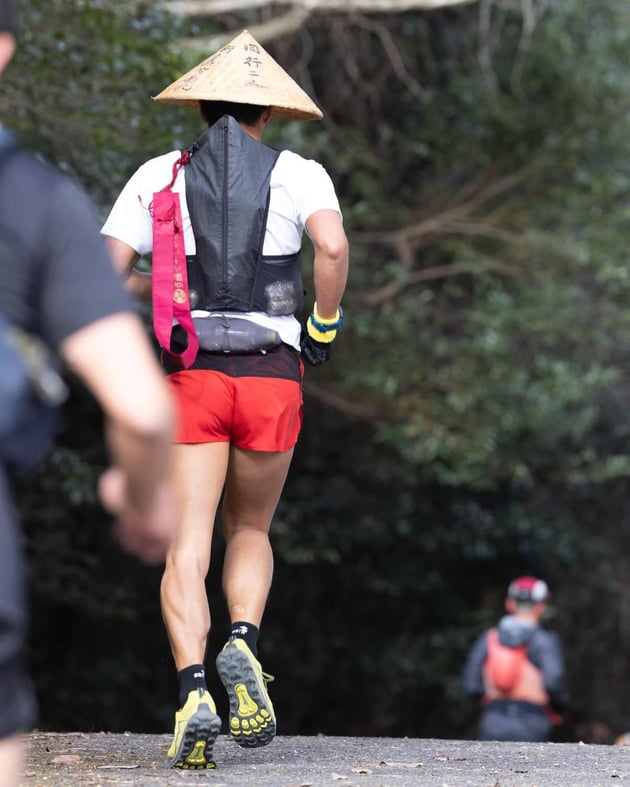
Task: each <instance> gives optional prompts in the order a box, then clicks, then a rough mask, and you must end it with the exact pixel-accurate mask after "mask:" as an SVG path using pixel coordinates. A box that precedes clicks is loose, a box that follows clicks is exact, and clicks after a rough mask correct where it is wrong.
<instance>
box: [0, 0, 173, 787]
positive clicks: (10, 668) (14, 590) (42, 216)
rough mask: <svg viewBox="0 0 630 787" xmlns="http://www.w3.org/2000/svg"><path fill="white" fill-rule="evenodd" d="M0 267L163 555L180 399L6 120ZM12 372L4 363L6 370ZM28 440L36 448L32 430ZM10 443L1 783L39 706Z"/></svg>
mask: <svg viewBox="0 0 630 787" xmlns="http://www.w3.org/2000/svg"><path fill="white" fill-rule="evenodd" d="M17 28H18V19H17V9H16V5H15V3H14V2H13V0H0V72H1V71H3V70H4V68H5V67H6V65H7V64H8V63H9V61H10V60H11V57H12V55H13V52H14V48H15V35H16V32H17ZM0 266H2V272H3V277H2V280H3V285H2V288H1V290H0V313H1V314H2V315H3V316H4V317H6V318H7V320H8V321H9V322H10V323H11V324H12V325H13V326H17V327H18V329H20V330H21V331H24V332H28V334H30V335H34V336H35V337H36V340H37V341H38V342H40V343H41V345H40V346H42V347H43V346H45V347H46V348H47V349H49V350H50V353H51V356H52V357H53V358H55V357H60V359H61V360H62V361H63V362H65V363H66V364H67V365H68V367H69V368H70V369H71V370H72V371H73V372H74V373H76V374H77V375H78V376H79V378H80V379H81V380H82V381H83V383H84V384H85V385H86V386H87V388H88V389H89V390H90V391H91V392H92V393H93V394H94V396H95V397H96V400H97V401H98V402H99V404H100V405H101V407H102V408H103V411H104V415H105V419H106V430H107V442H108V446H109V451H110V455H111V462H112V466H111V467H110V468H109V469H108V470H106V471H105V472H104V474H103V475H102V477H101V479H100V482H99V495H100V499H101V502H102V503H103V505H104V507H105V508H106V509H107V510H108V512H110V513H111V514H112V515H113V517H114V518H115V520H116V521H115V524H114V530H113V532H114V535H115V537H116V538H117V540H118V541H119V543H120V545H121V546H122V548H123V549H124V550H125V551H127V552H129V553H131V554H133V555H136V556H137V557H139V558H140V559H141V560H142V561H145V562H147V563H150V564H158V563H161V562H162V561H163V560H164V558H165V555H166V550H167V548H168V546H169V544H170V543H171V541H172V538H173V535H174V528H175V514H176V505H175V498H174V494H173V491H172V482H171V481H170V480H169V474H170V470H171V452H172V447H171V438H172V430H173V428H174V407H173V404H172V400H171V395H170V392H169V390H168V388H167V386H166V384H165V382H164V379H163V374H162V370H161V368H160V365H159V363H158V362H157V359H156V358H155V356H154V353H153V349H152V347H151V344H150V342H149V340H148V337H147V336H146V332H145V330H144V327H143V325H142V322H141V320H140V318H139V317H138V316H137V315H136V314H135V313H134V306H133V303H132V301H131V300H130V299H129V296H128V295H127V293H125V291H124V287H123V284H122V282H121V280H120V276H119V275H118V274H117V273H116V271H115V270H114V267H113V265H112V261H111V258H110V256H109V254H108V251H107V247H106V244H105V242H104V240H103V238H102V237H101V235H100V233H99V222H98V220H97V216H96V212H95V211H94V210H93V207H92V205H91V203H90V202H89V200H88V198H87V197H86V196H85V194H84V193H83V192H82V191H80V190H79V189H78V188H77V187H76V186H75V185H73V183H71V182H70V180H68V179H67V178H65V177H64V176H62V175H60V174H59V173H58V172H56V171H55V170H54V169H53V168H52V167H49V166H48V165H46V164H44V163H42V162H40V161H39V160H37V159H36V158H35V157H34V156H32V155H31V154H29V153H28V152H26V151H25V150H23V149H21V148H20V147H19V146H18V145H17V143H16V141H15V140H14V139H13V137H12V136H11V135H10V134H9V133H8V132H7V131H6V130H5V129H3V128H2V126H0ZM5 372H6V369H5V368H4V367H3V370H0V373H2V374H3V375H4V373H5ZM59 379H61V378H59ZM31 427H33V429H36V428H37V424H31ZM22 442H24V443H26V445H22V446H21V450H22V452H23V453H26V454H28V439H27V438H26V436H24V439H23V441H22ZM5 443H6V439H5V440H3V443H2V444H0V449H2V454H3V459H2V461H1V462H0V787H13V786H14V785H17V784H18V783H19V781H20V774H21V771H22V768H23V748H24V740H23V737H22V733H23V732H26V731H29V730H31V729H32V728H33V727H34V725H35V723H36V721H37V713H38V709H37V702H36V698H35V693H34V689H33V686H32V683H31V681H30V678H29V675H28V672H27V668H26V665H25V658H24V652H25V646H26V639H27V628H28V610H27V590H26V582H25V566H24V555H23V549H22V545H21V535H20V530H19V522H18V517H17V516H16V512H15V511H14V508H13V504H12V501H11V495H10V489H9V480H8V467H7V463H6V459H5V458H4V453H5V451H4V449H5V448H6V445H5ZM23 458H25V459H29V458H30V459H34V457H28V456H25V457H23ZM60 527H63V523H60Z"/></svg>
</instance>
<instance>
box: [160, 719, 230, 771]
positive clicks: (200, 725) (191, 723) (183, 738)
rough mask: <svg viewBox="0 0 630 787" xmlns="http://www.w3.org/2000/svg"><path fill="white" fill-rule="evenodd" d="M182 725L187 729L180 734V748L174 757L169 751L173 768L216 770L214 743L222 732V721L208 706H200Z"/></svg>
mask: <svg viewBox="0 0 630 787" xmlns="http://www.w3.org/2000/svg"><path fill="white" fill-rule="evenodd" d="M181 723H182V724H185V727H184V730H183V732H181V733H179V735H180V741H179V746H178V747H177V749H176V751H175V752H174V753H173V754H172V755H171V754H170V750H169V764H170V766H171V768H181V769H182V770H186V771H201V770H207V769H210V768H216V763H215V762H214V759H213V756H214V742H215V741H216V739H217V737H218V735H219V733H220V732H221V719H220V718H219V717H218V716H217V715H216V713H213V712H212V711H211V710H210V708H209V707H208V706H207V705H200V706H199V709H198V710H197V711H196V712H195V713H193V714H192V716H191V717H190V718H189V719H187V720H186V722H181Z"/></svg>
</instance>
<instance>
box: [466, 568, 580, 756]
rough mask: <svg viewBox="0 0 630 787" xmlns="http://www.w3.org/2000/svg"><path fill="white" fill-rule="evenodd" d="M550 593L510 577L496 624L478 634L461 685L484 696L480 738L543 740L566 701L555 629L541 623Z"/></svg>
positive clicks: (534, 581) (535, 582) (529, 580)
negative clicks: (502, 612) (503, 604)
mask: <svg viewBox="0 0 630 787" xmlns="http://www.w3.org/2000/svg"><path fill="white" fill-rule="evenodd" d="M549 598H550V593H549V588H548V587H547V583H546V582H544V581H543V580H542V579H538V578H536V577H530V576H524V577H518V578H517V579H515V580H513V581H512V582H511V583H510V585H509V587H508V591H507V597H506V599H505V609H506V612H507V613H508V614H507V615H505V616H504V617H502V618H501V620H500V621H499V624H498V626H497V627H496V628H492V629H489V630H488V631H485V632H484V633H483V634H481V636H480V637H479V638H478V639H477V641H476V642H475V644H474V645H473V647H472V649H471V651H470V652H469V654H468V658H467V660H466V663H465V665H464V669H463V672H462V689H463V691H464V693H465V694H468V695H470V696H473V697H478V698H480V699H481V700H482V702H483V710H482V714H481V722H480V730H479V740H486V741H488V740H493V741H547V740H549V738H550V736H551V731H552V728H553V725H554V724H559V723H560V722H561V721H562V719H561V716H560V713H562V711H564V709H565V708H566V706H567V704H568V693H567V689H566V686H565V667H564V657H563V653H562V647H561V644H560V639H559V637H558V635H557V634H556V633H554V632H552V631H548V630H546V629H545V628H543V627H542V626H541V624H540V620H541V618H542V616H543V615H544V613H545V611H546V609H547V602H548V600H549Z"/></svg>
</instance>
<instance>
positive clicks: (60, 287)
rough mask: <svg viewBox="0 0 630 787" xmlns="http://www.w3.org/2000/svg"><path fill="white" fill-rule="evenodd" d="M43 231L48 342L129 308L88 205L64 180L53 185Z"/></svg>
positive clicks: (43, 320) (43, 310)
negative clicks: (52, 197) (53, 189)
mask: <svg viewBox="0 0 630 787" xmlns="http://www.w3.org/2000/svg"><path fill="white" fill-rule="evenodd" d="M43 229H44V233H45V235H44V237H43V238H42V239H41V245H42V247H44V248H45V254H44V257H43V263H44V264H43V265H42V269H41V270H42V285H43V286H42V287H41V289H40V293H41V297H40V319H41V327H42V331H43V333H44V334H45V335H46V336H47V337H48V339H49V341H50V342H51V343H52V344H54V345H58V344H59V342H60V341H62V340H63V339H65V338H66V337H67V336H69V335H70V334H72V333H74V332H75V331H78V330H80V329H81V328H84V327H85V326H86V325H88V324H90V323H92V322H96V321H97V320H99V319H101V318H102V317H106V316H108V315H110V314H113V313H116V312H121V311H130V310H132V308H133V307H132V305H131V301H130V299H129V297H128V296H127V295H126V293H125V292H124V290H123V287H122V280H121V278H120V276H119V275H118V274H117V273H116V271H115V270H114V267H113V265H112V262H111V258H110V256H109V253H108V251H107V248H106V246H105V239H104V238H103V236H102V235H101V234H100V231H99V222H98V221H97V217H96V212H95V211H94V209H93V207H92V204H91V203H90V202H89V201H88V199H87V197H86V196H85V195H84V194H83V193H82V192H81V191H80V190H79V189H78V188H77V187H76V186H75V185H74V184H73V183H71V182H70V181H69V180H66V179H65V178H64V179H59V180H58V181H57V183H56V187H55V192H54V201H53V202H51V205H50V215H49V218H48V221H47V222H46V224H45V225H44V227H43Z"/></svg>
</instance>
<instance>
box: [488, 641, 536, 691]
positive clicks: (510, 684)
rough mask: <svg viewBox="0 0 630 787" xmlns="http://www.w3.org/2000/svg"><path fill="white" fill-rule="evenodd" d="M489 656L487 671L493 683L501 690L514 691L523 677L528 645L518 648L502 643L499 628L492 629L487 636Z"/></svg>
mask: <svg viewBox="0 0 630 787" xmlns="http://www.w3.org/2000/svg"><path fill="white" fill-rule="evenodd" d="M486 642H487V646H488V656H487V658H486V662H485V665H484V667H485V672H486V675H487V677H488V679H489V680H490V682H491V683H492V685H493V686H494V687H495V688H497V689H498V690H499V691H501V692H505V693H509V692H510V691H512V690H513V689H514V688H515V686H516V684H517V683H518V681H519V678H520V677H521V673H522V671H523V667H524V665H525V662H526V661H527V645H519V646H518V647H516V648H511V647H508V646H507V645H502V644H501V642H500V641H499V632H498V631H497V629H495V628H494V629H490V631H489V632H488V636H487V640H486Z"/></svg>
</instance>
